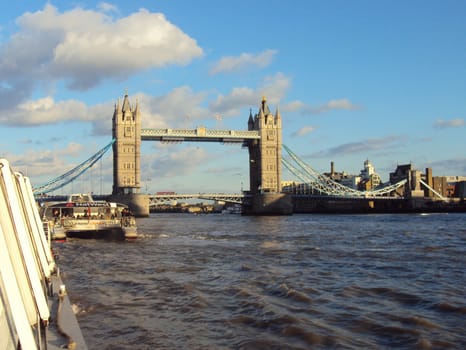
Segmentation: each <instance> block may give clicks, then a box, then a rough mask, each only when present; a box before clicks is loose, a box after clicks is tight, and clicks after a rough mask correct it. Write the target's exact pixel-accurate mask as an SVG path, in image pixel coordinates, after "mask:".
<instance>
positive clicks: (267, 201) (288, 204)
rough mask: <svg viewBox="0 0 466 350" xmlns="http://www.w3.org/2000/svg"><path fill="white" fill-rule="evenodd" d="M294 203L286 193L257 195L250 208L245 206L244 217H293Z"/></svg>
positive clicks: (254, 196)
mask: <svg viewBox="0 0 466 350" xmlns="http://www.w3.org/2000/svg"><path fill="white" fill-rule="evenodd" d="M292 214H293V202H292V198H291V195H289V194H286V193H257V194H254V195H253V197H252V198H251V205H250V206H243V215H292Z"/></svg>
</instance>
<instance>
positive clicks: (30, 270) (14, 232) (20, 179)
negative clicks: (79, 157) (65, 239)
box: [0, 159, 86, 350]
mask: <svg viewBox="0 0 466 350" xmlns="http://www.w3.org/2000/svg"><path fill="white" fill-rule="evenodd" d="M0 212H1V213H2V215H0V261H1V264H0V324H2V325H3V326H2V329H1V331H2V333H1V334H0V336H1V337H2V343H3V344H9V346H8V347H7V348H11V349H17V348H21V349H32V350H34V349H43V348H44V347H43V344H44V342H45V341H46V339H47V334H49V333H50V332H48V331H49V325H50V322H51V312H50V310H51V308H50V309H49V304H50V302H51V297H52V296H53V287H54V286H53V281H57V279H56V276H57V270H58V269H57V268H56V266H55V261H54V258H53V255H52V252H51V249H50V243H49V242H48V241H47V239H46V235H45V232H44V226H43V223H42V220H41V218H40V216H39V212H38V210H37V205H36V203H35V200H34V195H33V192H32V186H31V183H30V181H29V178H27V177H25V176H23V175H22V174H21V173H18V172H14V171H13V170H12V168H11V167H10V164H9V162H8V161H7V160H5V159H0ZM58 280H59V281H60V282H61V280H60V279H58ZM2 306H3V307H2ZM81 338H82V334H81ZM79 343H80V348H84V349H85V348H86V346H85V343H84V340H82V341H81V340H80V341H79Z"/></svg>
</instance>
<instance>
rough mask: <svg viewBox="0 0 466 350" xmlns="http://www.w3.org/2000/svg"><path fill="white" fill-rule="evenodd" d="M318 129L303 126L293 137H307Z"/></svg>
mask: <svg viewBox="0 0 466 350" xmlns="http://www.w3.org/2000/svg"><path fill="white" fill-rule="evenodd" d="M315 130H316V128H315V127H314V126H303V127H302V128H300V129H299V130H297V131H295V132H294V133H293V134H292V136H298V137H299V136H306V135H307V134H310V133H312V132H314V131H315Z"/></svg>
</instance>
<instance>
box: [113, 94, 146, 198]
mask: <svg viewBox="0 0 466 350" xmlns="http://www.w3.org/2000/svg"><path fill="white" fill-rule="evenodd" d="M112 122H113V123H112V124H113V125H112V134H113V138H114V139H115V143H114V144H113V190H112V194H131V193H138V192H139V189H140V188H141V116H140V113H139V108H138V103H137V102H136V107H135V108H134V110H133V109H132V108H131V105H130V103H129V99H128V94H126V95H125V97H124V99H123V105H122V106H121V108H120V100H118V102H117V104H116V105H115V112H114V113H113V119H112Z"/></svg>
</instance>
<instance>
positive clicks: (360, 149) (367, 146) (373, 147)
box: [311, 135, 405, 158]
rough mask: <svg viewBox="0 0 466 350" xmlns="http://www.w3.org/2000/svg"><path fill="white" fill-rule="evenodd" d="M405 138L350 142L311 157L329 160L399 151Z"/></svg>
mask: <svg viewBox="0 0 466 350" xmlns="http://www.w3.org/2000/svg"><path fill="white" fill-rule="evenodd" d="M404 142H405V137H403V136H398V135H390V136H386V137H381V138H369V139H365V140H361V141H357V142H349V143H345V144H342V145H339V146H336V147H332V148H329V149H327V150H323V151H320V152H316V153H313V154H312V155H311V157H316V158H317V157H319V158H320V157H322V158H327V157H330V156H338V155H340V156H342V155H349V154H365V155H367V153H368V152H373V151H378V150H387V149H397V148H399V147H401V146H404Z"/></svg>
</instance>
